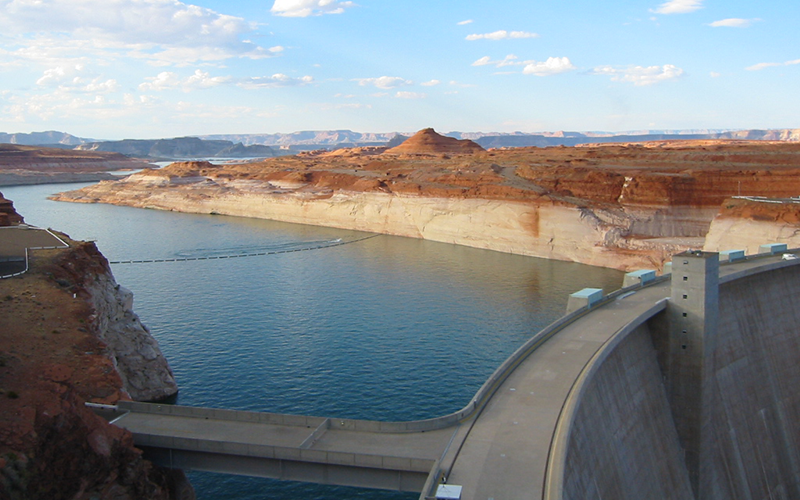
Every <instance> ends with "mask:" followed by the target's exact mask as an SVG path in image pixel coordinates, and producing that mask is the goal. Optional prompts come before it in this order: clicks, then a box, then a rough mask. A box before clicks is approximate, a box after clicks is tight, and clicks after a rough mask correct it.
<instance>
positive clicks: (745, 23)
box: [709, 18, 761, 28]
mask: <svg viewBox="0 0 800 500" xmlns="http://www.w3.org/2000/svg"><path fill="white" fill-rule="evenodd" d="M760 20H761V19H739V18H731V19H722V20H720V21H714V22H713V23H711V24H709V26H711V27H712V28H722V27H724V28H749V27H750V26H751V25H752V24H753V23H754V22H756V21H760Z"/></svg>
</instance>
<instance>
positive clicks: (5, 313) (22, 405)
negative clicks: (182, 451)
mask: <svg viewBox="0 0 800 500" xmlns="http://www.w3.org/2000/svg"><path fill="white" fill-rule="evenodd" d="M6 231H10V229H6ZM61 237H62V239H64V240H65V241H68V242H69V243H70V248H68V249H53V250H36V251H34V252H33V253H32V254H31V260H30V269H29V271H28V272H27V273H25V274H23V275H21V276H18V277H15V278H9V279H5V280H2V282H0V287H2V290H3V292H2V297H0V498H3V499H6V498H8V499H34V500H35V499H81V500H84V499H85V500H89V499H92V498H114V499H119V500H138V499H142V498H147V499H163V500H168V499H180V500H190V499H193V498H194V492H193V490H192V488H191V486H190V485H189V484H188V482H187V480H186V477H185V476H184V474H183V473H182V472H181V471H178V470H167V469H162V468H160V467H157V466H154V465H153V464H152V463H150V462H148V461H147V460H144V459H143V458H142V452H141V451H140V450H138V449H136V448H135V447H134V445H133V439H132V436H131V434H130V433H129V432H128V431H125V430H122V429H120V428H118V427H115V426H113V425H110V424H109V423H107V422H106V421H105V420H103V419H102V418H100V417H98V416H97V415H95V414H94V413H93V412H92V411H91V410H89V409H88V408H87V407H86V406H85V404H84V403H85V402H93V403H106V404H114V403H116V402H117V401H119V400H121V399H130V398H131V396H133V398H134V399H142V400H152V399H156V398H163V397H165V396H168V395H170V394H174V393H175V391H176V390H177V387H176V386H175V382H174V379H173V378H172V374H171V372H170V370H169V367H168V365H167V364H166V361H165V360H164V358H163V356H161V354H160V352H159V350H158V346H157V344H156V343H155V341H154V340H153V339H152V337H151V336H150V335H149V334H148V333H147V330H146V329H145V328H144V327H143V326H141V324H140V322H139V320H138V318H137V317H136V316H135V314H134V313H133V312H132V311H131V310H130V303H131V302H130V294H129V292H126V291H125V290H124V289H122V287H119V286H118V285H117V284H116V283H115V282H114V279H113V277H112V276H111V273H110V270H109V267H108V263H107V261H106V260H105V258H104V257H103V256H102V255H101V254H100V253H99V252H98V250H97V248H96V247H95V246H94V244H93V243H80V242H75V241H71V240H69V238H68V237H66V236H65V235H62V236H61Z"/></svg>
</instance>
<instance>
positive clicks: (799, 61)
mask: <svg viewBox="0 0 800 500" xmlns="http://www.w3.org/2000/svg"><path fill="white" fill-rule="evenodd" d="M795 64H800V59H795V60H793V61H786V62H783V63H774V62H768V63H758V64H754V65H752V66H748V67H747V68H745V69H746V70H747V71H760V70H762V69H766V68H774V67H776V66H794V65H795Z"/></svg>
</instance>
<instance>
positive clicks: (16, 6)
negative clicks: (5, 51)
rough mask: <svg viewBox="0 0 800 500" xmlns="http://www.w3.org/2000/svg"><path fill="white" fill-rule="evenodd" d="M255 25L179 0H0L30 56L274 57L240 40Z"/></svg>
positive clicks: (2, 21) (2, 14)
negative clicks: (118, 53)
mask: <svg viewBox="0 0 800 500" xmlns="http://www.w3.org/2000/svg"><path fill="white" fill-rule="evenodd" d="M255 29H256V25H255V24H254V23H249V22H247V21H245V20H244V19H242V18H239V17H234V16H228V15H224V14H220V13H218V12H215V11H213V10H211V9H207V8H203V7H198V6H196V5H188V4H184V3H182V2H180V1H178V0H81V1H79V2H76V1H74V0H46V1H45V0H37V1H22V0H0V32H2V33H3V34H4V35H6V36H7V37H9V38H11V39H12V40H13V42H14V44H15V45H16V46H18V47H20V50H18V51H17V52H15V55H16V56H17V57H21V58H24V59H28V60H31V59H33V60H46V59H47V58H59V57H60V58H64V57H69V56H71V57H80V56H87V55H88V56H89V57H93V58H97V57H114V55H115V54H116V53H117V52H122V53H124V54H125V55H127V56H131V57H138V58H144V59H149V60H151V61H164V62H165V63H167V64H172V63H174V62H175V61H176V60H179V59H180V58H183V59H182V60H183V61H184V62H193V61H201V60H202V61H205V60H211V61H213V60H221V59H227V58H232V57H250V58H262V57H268V56H270V55H271V53H270V52H269V51H267V50H265V49H263V48H262V47H259V46H257V45H256V44H254V43H252V42H250V41H247V40H244V39H242V37H243V36H244V35H245V34H247V33H250V32H253V31H254V30H255ZM186 58H189V60H188V61H187V60H186Z"/></svg>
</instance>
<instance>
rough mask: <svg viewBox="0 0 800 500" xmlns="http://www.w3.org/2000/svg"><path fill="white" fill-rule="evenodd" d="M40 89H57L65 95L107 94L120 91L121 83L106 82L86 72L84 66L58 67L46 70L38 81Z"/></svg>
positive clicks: (112, 80) (111, 80)
mask: <svg viewBox="0 0 800 500" xmlns="http://www.w3.org/2000/svg"><path fill="white" fill-rule="evenodd" d="M36 85H38V86H40V87H55V88H58V89H59V90H60V91H61V92H63V93H70V94H71V93H95V94H107V93H109V92H116V91H118V90H119V83H117V81H116V80H114V79H108V80H104V79H103V78H102V77H101V76H97V75H94V74H92V73H90V72H88V71H87V70H86V67H85V66H84V65H83V64H75V65H64V66H57V67H55V68H50V69H48V70H45V72H44V74H43V75H42V77H41V78H39V79H38V80H36Z"/></svg>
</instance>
